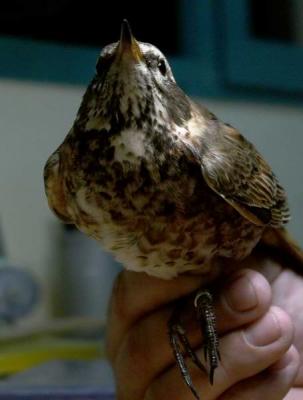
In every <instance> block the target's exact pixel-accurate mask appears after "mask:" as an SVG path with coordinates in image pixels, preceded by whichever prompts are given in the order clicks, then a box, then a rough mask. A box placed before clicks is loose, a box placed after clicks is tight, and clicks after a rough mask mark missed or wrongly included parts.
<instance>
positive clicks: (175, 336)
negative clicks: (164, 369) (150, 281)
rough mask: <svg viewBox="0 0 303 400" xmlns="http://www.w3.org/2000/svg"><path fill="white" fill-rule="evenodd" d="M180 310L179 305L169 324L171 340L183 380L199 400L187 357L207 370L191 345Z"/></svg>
mask: <svg viewBox="0 0 303 400" xmlns="http://www.w3.org/2000/svg"><path fill="white" fill-rule="evenodd" d="M180 309H181V307H180V305H179V304H177V306H176V307H175V309H174V311H173V313H172V316H171V318H170V320H169V322H168V332H169V339H170V343H171V346H172V349H173V352H174V356H175V359H176V362H177V364H178V367H179V369H180V371H181V374H182V376H183V379H184V381H185V383H186V385H187V386H188V387H189V389H190V390H191V392H192V393H193V395H194V396H195V398H196V399H198V400H199V395H198V393H197V390H196V388H195V387H194V384H193V382H192V379H191V376H190V372H189V370H188V366H187V364H186V361H185V357H186V356H187V357H189V358H190V359H191V360H192V362H193V363H194V364H195V365H196V366H197V367H198V368H199V369H201V370H202V371H203V372H206V369H205V367H204V365H203V364H202V363H201V361H200V360H199V358H198V357H197V355H196V353H195V351H194V350H193V348H192V347H191V344H190V343H189V340H188V338H187V335H186V332H185V329H184V327H183V326H182V323H181V320H180V312H181V310H180ZM184 354H185V355H184Z"/></svg>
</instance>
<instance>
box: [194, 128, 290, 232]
mask: <svg viewBox="0 0 303 400" xmlns="http://www.w3.org/2000/svg"><path fill="white" fill-rule="evenodd" d="M207 134H208V133H206V135H207ZM211 134H212V137H209V138H208V139H209V140H208V142H207V143H208V145H207V147H206V149H205V151H204V153H203V154H202V157H201V161H202V173H203V177H204V179H205V181H206V183H207V184H208V185H209V187H210V188H211V189H213V190H214V191H215V192H216V193H218V194H219V195H220V196H221V197H223V198H224V199H225V200H226V201H227V202H228V203H229V204H230V205H232V206H233V207H234V208H235V209H236V210H237V211H238V212H239V213H240V214H241V215H242V216H243V217H245V218H247V219H248V220H250V221H251V222H253V223H254V224H256V225H269V226H272V227H280V226H282V225H283V224H285V223H286V222H287V221H288V220H289V211H288V206H287V200H286V195H285V192H284V190H283V188H282V187H281V186H280V184H279V182H278V180H277V178H276V176H275V175H274V173H273V172H272V170H271V168H270V167H269V165H268V164H267V163H266V162H265V160H264V159H263V158H262V157H261V155H260V154H259V153H258V152H257V150H256V149H255V147H254V146H253V145H252V144H251V143H250V142H249V141H248V140H246V139H245V138H244V137H243V136H242V135H241V134H240V133H238V132H237V131H236V130H235V129H234V128H231V127H230V126H227V125H225V124H222V123H219V128H218V129H217V130H216V131H214V132H212V133H211Z"/></svg>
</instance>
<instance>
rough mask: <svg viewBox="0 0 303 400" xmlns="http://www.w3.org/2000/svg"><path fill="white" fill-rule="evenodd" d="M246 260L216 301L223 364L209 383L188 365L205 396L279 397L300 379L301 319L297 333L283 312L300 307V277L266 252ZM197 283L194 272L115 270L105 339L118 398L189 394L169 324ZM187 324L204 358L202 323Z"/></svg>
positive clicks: (293, 399)
mask: <svg viewBox="0 0 303 400" xmlns="http://www.w3.org/2000/svg"><path fill="white" fill-rule="evenodd" d="M244 265H245V266H246V267H249V268H250V269H245V270H241V271H238V272H237V273H236V274H234V275H233V276H232V277H231V278H230V281H229V282H228V283H227V284H226V286H225V288H224V289H223V291H222V293H221V295H220V297H219V299H218V300H217V302H216V305H215V309H216V315H217V325H218V331H219V335H220V352H221V356H222V362H221V364H220V366H219V367H218V368H217V370H216V372H215V383H214V385H213V386H211V385H210V384H209V382H208V377H207V375H206V374H203V373H202V372H201V371H200V370H198V369H197V368H196V367H195V366H192V365H191V364H190V362H189V363H188V365H189V368H190V372H191V376H192V377H193V381H194V384H195V387H196V388H197V389H198V391H199V393H200V394H201V398H203V400H208V399H217V400H219V399H220V400H227V399H228V400H233V399H237V400H239V399H248V398H249V399H251V400H254V399H256V400H259V399H263V398H266V396H267V398H270V399H271V400H282V399H283V398H285V396H286V394H287V393H288V392H289V390H290V388H291V387H292V386H293V385H294V383H296V384H297V385H300V384H302V378H301V377H300V375H301V370H300V373H299V375H298V378H297V379H296V375H297V371H298V368H299V354H298V351H297V350H296V347H298V349H299V351H302V350H303V343H301V341H302V339H301V341H300V338H301V337H302V336H303V332H302V330H303V322H302V324H301V323H299V321H296V323H295V324H296V335H295V338H294V336H293V334H294V327H293V324H292V322H291V319H290V317H289V316H288V313H289V314H291V315H296V316H298V315H299V314H298V312H299V311H301V310H300V309H299V308H300V307H301V300H300V299H301V297H300V296H301V293H302V290H303V281H302V279H301V278H299V277H297V276H296V275H295V274H293V273H291V272H290V271H284V270H281V267H280V266H279V265H278V264H275V263H274V262H272V261H270V260H268V259H266V258H264V257H259V258H258V259H256V258H255V257H251V258H250V259H248V260H245V263H244ZM253 269H258V270H259V272H257V271H254V270H253ZM289 274H290V275H289ZM264 276H266V277H267V278H268V280H269V281H270V282H271V283H272V288H271V286H270V285H269V283H268V281H267V280H266V279H265V278H264ZM201 285H202V277H199V276H182V277H179V278H178V279H174V280H172V281H163V280H159V279H156V278H152V277H149V276H147V275H145V274H140V273H135V272H129V271H123V272H122V273H121V274H120V276H119V278H118V280H117V282H116V285H115V288H114V291H113V297H112V302H111V307H110V312H109V321H108V336H107V349H108V356H109V359H110V362H111V364H112V366H113V369H114V373H115V377H116V383H117V399H118V400H130V399H131V400H143V399H144V400H160V399H167V398H169V399H182V400H186V399H189V400H190V399H193V397H192V394H191V392H190V391H189V389H188V388H187V387H186V386H185V384H184V382H183V380H182V378H181V374H180V372H179V370H178V368H177V366H176V363H175V360H174V357H173V353H172V350H171V348H170V345H169V340H168V334H167V321H168V319H169V317H170V314H171V312H172V310H173V302H174V301H175V300H176V299H178V298H180V297H182V296H186V295H188V294H189V293H191V292H193V291H195V290H196V289H199V288H200V287H201ZM279 288H280V289H281V291H280V290H279ZM287 290H290V291H291V296H288V297H289V298H287V296H285V292H286V291H287ZM295 292H296V293H295ZM290 299H291V301H290ZM273 304H278V305H279V306H280V307H282V308H283V309H284V310H285V311H286V312H285V311H283V309H282V308H280V307H277V306H275V305H273ZM301 314H302V313H301ZM188 315H191V313H190V312H189V313H188ZM185 324H186V326H185V327H186V331H187V335H188V337H189V339H190V341H191V343H192V345H193V346H194V347H195V348H196V349H197V352H198V355H199V357H200V358H201V359H202V360H203V356H202V351H201V345H202V340H203V339H201V336H200V330H199V327H198V326H197V324H195V323H194V322H193V321H192V318H190V317H188V318H187V319H185ZM298 329H299V330H301V335H300V332H298ZM293 342H295V344H296V346H293ZM289 396H297V397H289ZM299 398H301V399H302V391H301V390H300V389H298V390H297V393H296V392H295V390H292V391H291V392H290V394H289V395H288V397H287V398H286V399H287V400H290V399H291V400H297V399H299Z"/></svg>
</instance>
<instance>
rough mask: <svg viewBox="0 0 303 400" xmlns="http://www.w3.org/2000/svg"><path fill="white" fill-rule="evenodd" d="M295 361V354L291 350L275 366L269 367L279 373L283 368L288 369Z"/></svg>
mask: <svg viewBox="0 0 303 400" xmlns="http://www.w3.org/2000/svg"><path fill="white" fill-rule="evenodd" d="M292 360H293V353H292V351H291V350H288V352H287V353H286V354H284V356H283V357H282V358H281V359H280V360H279V361H278V362H276V363H275V364H274V365H272V366H271V367H269V370H270V371H279V370H281V369H283V368H286V367H287V366H288V365H289V364H290V363H291V362H292Z"/></svg>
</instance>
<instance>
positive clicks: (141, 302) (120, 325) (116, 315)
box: [106, 271, 203, 360]
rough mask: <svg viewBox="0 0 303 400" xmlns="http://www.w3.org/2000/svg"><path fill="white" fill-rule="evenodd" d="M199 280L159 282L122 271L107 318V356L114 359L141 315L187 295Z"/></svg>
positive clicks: (115, 286)
mask: <svg viewBox="0 0 303 400" xmlns="http://www.w3.org/2000/svg"><path fill="white" fill-rule="evenodd" d="M202 282H203V277H201V276H198V275H195V276H180V277H178V278H176V279H172V280H168V281H167V280H163V279H158V278H154V277H151V276H148V275H147V274H142V273H138V272H132V271H122V272H121V273H120V274H119V276H118V278H117V279H116V282H115V285H114V288H113V293H112V298H111V302H110V306H109V314H108V322H107V326H108V330H107V341H106V342H107V353H108V357H109V359H110V360H113V359H114V358H115V354H116V351H117V348H118V347H119V344H120V342H121V340H122V338H123V336H124V335H125V333H126V332H127V331H128V330H129V328H130V327H131V326H132V325H133V324H134V323H135V322H136V321H137V320H138V319H139V318H141V317H142V316H143V315H145V314H148V313H150V312H152V311H153V310H155V309H157V308H158V307H160V306H163V305H165V304H168V303H170V302H172V301H174V300H176V299H178V298H180V297H182V296H185V295H188V294H190V293H192V292H194V291H195V290H197V289H198V288H199V287H201V285H202Z"/></svg>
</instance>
